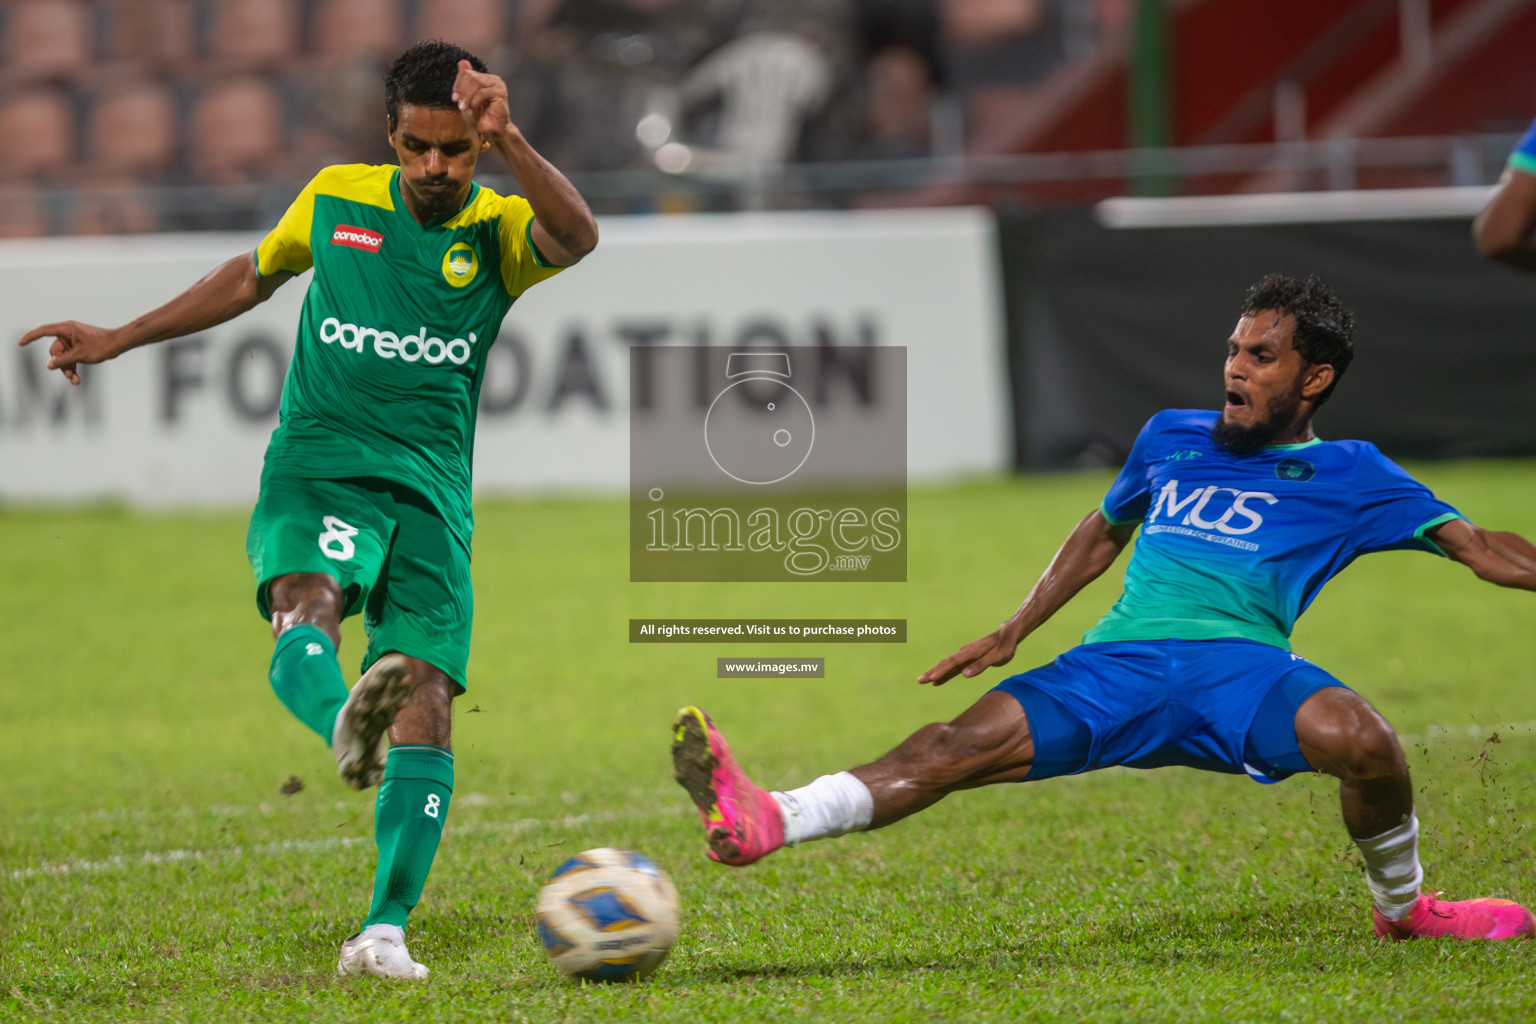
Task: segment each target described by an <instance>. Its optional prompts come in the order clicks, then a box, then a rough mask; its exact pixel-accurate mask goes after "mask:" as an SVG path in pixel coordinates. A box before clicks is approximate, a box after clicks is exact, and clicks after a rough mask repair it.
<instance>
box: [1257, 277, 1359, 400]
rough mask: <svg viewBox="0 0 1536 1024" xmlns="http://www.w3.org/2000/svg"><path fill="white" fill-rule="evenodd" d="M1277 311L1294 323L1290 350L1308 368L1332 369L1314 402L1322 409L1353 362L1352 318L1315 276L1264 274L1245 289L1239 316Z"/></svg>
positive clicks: (1330, 289) (1336, 297) (1353, 337)
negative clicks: (1285, 314)
mask: <svg viewBox="0 0 1536 1024" xmlns="http://www.w3.org/2000/svg"><path fill="white" fill-rule="evenodd" d="M1265 310H1278V311H1279V312H1281V313H1287V314H1289V315H1290V316H1292V317H1293V318H1295V320H1296V331H1295V334H1294V335H1293V336H1292V338H1291V347H1293V348H1294V349H1295V350H1296V352H1297V353H1298V354H1299V355H1300V356H1301V358H1302V359H1304V360H1306V362H1307V364H1308V365H1312V366H1316V365H1319V364H1327V365H1329V366H1331V367H1333V383H1332V384H1330V385H1328V390H1327V391H1324V392H1323V393H1322V394H1321V395H1319V396H1318V398H1317V404H1318V405H1322V404H1323V402H1325V401H1327V400H1328V396H1329V395H1331V394H1333V389H1334V388H1336V387H1338V386H1339V380H1340V378H1342V377H1343V376H1344V371H1345V370H1347V369H1349V364H1350V361H1351V360H1352V359H1354V358H1355V315H1354V314H1353V313H1351V312H1350V311H1349V310H1347V309H1345V308H1344V304H1343V303H1342V302H1340V301H1339V297H1338V296H1337V295H1335V294H1334V293H1333V289H1332V288H1330V287H1328V286H1327V285H1326V284H1324V283H1323V282H1322V281H1321V280H1320V279H1318V278H1317V277H1316V276H1313V275H1308V276H1307V277H1306V278H1305V279H1304V280H1298V279H1296V278H1294V277H1287V276H1286V275H1284V274H1268V275H1266V276H1265V278H1264V280H1262V281H1260V282H1259V283H1258V284H1256V285H1254V286H1253V287H1252V288H1250V289H1248V294H1247V295H1246V296H1245V297H1244V298H1243V310H1242V315H1243V316H1252V315H1253V314H1255V313H1261V312H1263V311H1265Z"/></svg>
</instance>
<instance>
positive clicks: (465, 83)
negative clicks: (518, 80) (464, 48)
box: [453, 60, 512, 136]
mask: <svg viewBox="0 0 1536 1024" xmlns="http://www.w3.org/2000/svg"><path fill="white" fill-rule="evenodd" d="M453 102H455V103H457V104H458V105H459V109H460V110H462V111H463V112H464V120H465V121H468V122H469V126H470V127H471V128H473V129H474V130H475V131H477V132H479V133H480V134H481V135H483V136H492V135H497V134H500V133H501V132H502V131H503V130H505V129H506V127H507V125H509V124H511V123H512V111H511V109H510V108H509V107H508V106H507V83H506V82H503V81H502V80H501V79H500V78H498V77H496V76H495V75H492V74H488V73H486V72H483V71H476V70H475V69H474V68H472V67H470V65H469V61H467V60H461V61H459V76H458V77H457V78H455V79H454V80H453Z"/></svg>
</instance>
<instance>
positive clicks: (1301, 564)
mask: <svg viewBox="0 0 1536 1024" xmlns="http://www.w3.org/2000/svg"><path fill="white" fill-rule="evenodd" d="M1217 415H1218V414H1217V413H1215V412H1211V411H1209V410H1196V409H1179V410H1169V411H1167V412H1160V413H1158V414H1157V415H1156V416H1154V417H1152V419H1151V420H1149V421H1148V422H1147V425H1146V426H1145V427H1143V428H1142V430H1141V435H1140V436H1139V437H1137V439H1136V444H1135V446H1134V447H1133V448H1132V449H1131V454H1130V458H1129V459H1127V460H1126V463H1125V467H1124V468H1123V469H1122V470H1121V471H1120V475H1119V476H1118V477H1117V478H1116V479H1115V482H1114V484H1113V485H1112V486H1111V487H1110V489H1109V493H1108V495H1106V496H1105V498H1104V502H1103V504H1102V505H1101V506H1100V511H1102V512H1103V514H1104V517H1105V518H1106V519H1108V520H1110V521H1111V522H1115V523H1127V522H1137V521H1139V522H1141V524H1142V526H1141V536H1140V538H1139V539H1138V540H1137V541H1136V548H1135V552H1134V553H1133V555H1132V556H1131V562H1130V565H1128V566H1127V567H1126V571H1125V592H1124V593H1123V594H1122V595H1121V596H1120V600H1119V601H1117V602H1115V606H1114V607H1113V608H1111V609H1110V611H1109V614H1107V615H1105V616H1104V618H1103V619H1101V620H1100V621H1099V624H1098V625H1097V626H1095V627H1094V628H1093V629H1091V630H1089V631H1088V633H1087V634H1086V635H1085V636H1084V637H1083V642H1084V643H1098V642H1101V641H1106V640H1168V639H1180V640H1218V639H1230V638H1238V639H1245V640H1257V641H1259V642H1260V643H1266V644H1273V645H1274V646H1276V647H1281V648H1284V649H1286V650H1289V649H1290V642H1289V640H1288V637H1289V636H1290V635H1291V627H1292V626H1293V625H1294V624H1295V622H1296V617H1297V616H1298V615H1300V614H1301V613H1302V612H1303V611H1304V610H1305V609H1306V607H1307V606H1308V605H1309V604H1311V603H1312V599H1313V598H1315V597H1316V596H1317V592H1318V591H1319V590H1321V589H1322V586H1323V584H1324V583H1326V582H1327V581H1328V580H1329V579H1331V578H1332V577H1333V576H1335V575H1336V574H1338V573H1339V572H1341V571H1342V570H1343V569H1344V567H1345V566H1347V565H1349V563H1350V562H1352V561H1354V560H1355V559H1356V558H1357V557H1359V556H1360V555H1363V554H1367V553H1369V552H1372V551H1390V550H1393V549H1398V548H1409V549H1415V550H1424V551H1433V552H1435V553H1437V554H1438V553H1440V552H1439V549H1438V548H1436V547H1435V545H1434V544H1433V543H1432V542H1431V541H1430V540H1429V539H1428V538H1427V537H1426V536H1425V533H1426V531H1428V530H1431V529H1433V528H1434V527H1436V526H1439V525H1440V524H1441V523H1444V522H1447V521H1448V520H1451V519H1457V518H1460V513H1458V512H1457V511H1456V510H1455V509H1454V508H1452V507H1451V506H1449V505H1447V504H1446V503H1445V502H1443V501H1440V500H1439V499H1438V498H1436V497H1435V496H1434V495H1433V494H1431V493H1430V491H1429V488H1427V487H1425V486H1424V485H1423V484H1421V483H1419V482H1418V481H1416V480H1414V479H1413V478H1412V477H1410V476H1409V475H1408V474H1407V473H1405V472H1404V471H1403V470H1402V468H1401V467H1399V466H1398V465H1397V464H1396V463H1394V462H1392V461H1391V460H1390V459H1388V458H1387V457H1386V456H1385V455H1382V454H1381V452H1380V451H1378V450H1377V449H1376V446H1375V445H1372V444H1368V443H1366V442H1364V441H1323V440H1313V441H1308V442H1306V443H1304V444H1290V445H1276V446H1274V447H1271V448H1265V449H1263V450H1262V451H1259V452H1255V453H1252V454H1247V455H1237V454H1234V453H1232V452H1229V451H1226V450H1224V449H1223V448H1221V447H1220V446H1219V445H1217V444H1216V442H1215V441H1214V440H1212V438H1211V427H1212V426H1213V425H1214V424H1215V423H1216V419H1217Z"/></svg>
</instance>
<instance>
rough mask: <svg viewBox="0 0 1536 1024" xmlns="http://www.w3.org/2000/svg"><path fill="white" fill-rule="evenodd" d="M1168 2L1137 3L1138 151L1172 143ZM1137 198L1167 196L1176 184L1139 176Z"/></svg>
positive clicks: (1133, 88)
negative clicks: (1139, 196)
mask: <svg viewBox="0 0 1536 1024" xmlns="http://www.w3.org/2000/svg"><path fill="white" fill-rule="evenodd" d="M1170 65H1171V60H1170V56H1169V47H1168V0H1136V34H1135V47H1134V51H1133V53H1132V55H1131V69H1130V72H1131V73H1130V81H1129V83H1128V84H1129V86H1130V95H1129V96H1128V97H1127V100H1128V104H1127V105H1128V107H1129V108H1130V115H1131V116H1130V129H1131V138H1130V143H1131V145H1132V146H1133V147H1134V148H1136V149H1161V148H1163V147H1165V146H1169V145H1171V144H1172V142H1173V110H1172V105H1171V103H1170V92H1171V90H1170V89H1169V84H1168V71H1169V67H1170ZM1135 191H1136V193H1137V194H1138V195H1168V194H1169V193H1170V192H1172V191H1173V182H1172V181H1171V180H1170V179H1169V178H1168V177H1166V176H1163V175H1156V176H1147V175H1140V176H1138V177H1137V178H1136V181H1135Z"/></svg>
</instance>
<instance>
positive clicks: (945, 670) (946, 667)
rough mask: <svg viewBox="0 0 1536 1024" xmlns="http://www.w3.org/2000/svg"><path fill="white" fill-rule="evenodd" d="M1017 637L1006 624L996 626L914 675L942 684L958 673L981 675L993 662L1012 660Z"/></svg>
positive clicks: (920, 679) (924, 681) (920, 678)
mask: <svg viewBox="0 0 1536 1024" xmlns="http://www.w3.org/2000/svg"><path fill="white" fill-rule="evenodd" d="M1018 646H1019V638H1018V637H1015V636H1013V635H1012V631H1010V630H1009V629H1007V627H1006V626H999V627H998V628H997V629H996V630H994V631H993V632H991V633H988V634H987V635H986V636H984V637H982V638H981V639H979V640H972V641H971V642H970V643H968V644H966V645H965V646H964V647H962V648H960V649H959V650H958V651H956V652H955V653H954V654H951V655H950V656H949V657H947V658H945V659H944V660H943V661H941V662H939V663H938V664H937V665H935V666H933V668H931V669H929V670H928V671H927V672H924V673H923V674H922V675H920V676H918V677H917V681H918V682H919V683H932V684H933V685H934V686H943V685H944V684H945V683H947V682H949V681H950V680H951V679H953V678H955V676H957V675H963V676H965V677H966V678H967V679H969V678H971V677H972V676H976V675H980V674H981V673H982V672H984V671H986V670H987V669H989V668H991V667H992V666H993V665H1006V664H1008V663H1009V662H1010V661H1012V660H1013V652H1014V651H1015V650H1017V649H1018Z"/></svg>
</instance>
